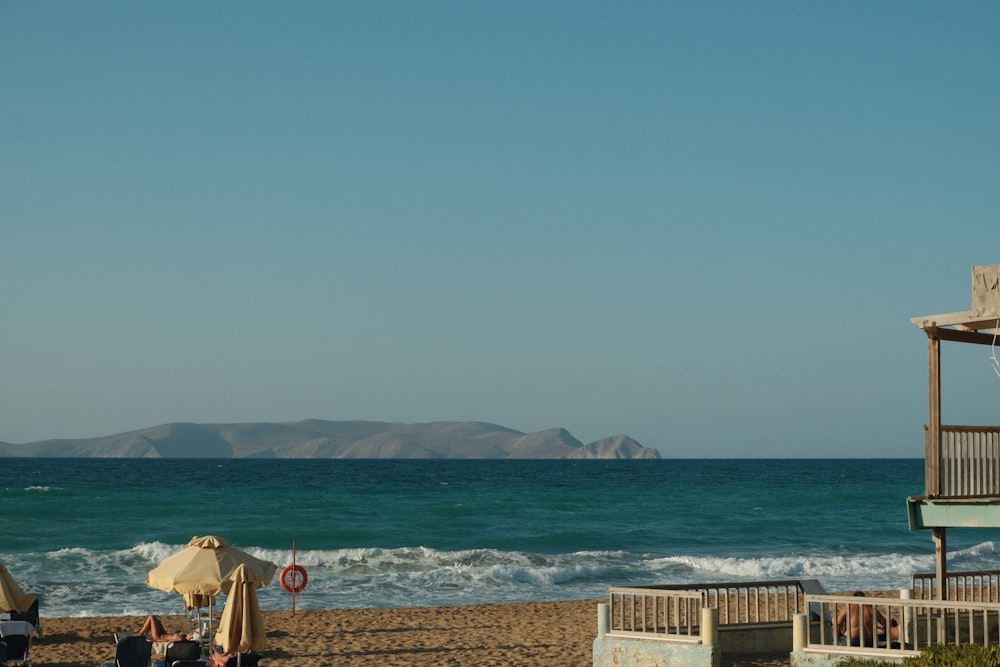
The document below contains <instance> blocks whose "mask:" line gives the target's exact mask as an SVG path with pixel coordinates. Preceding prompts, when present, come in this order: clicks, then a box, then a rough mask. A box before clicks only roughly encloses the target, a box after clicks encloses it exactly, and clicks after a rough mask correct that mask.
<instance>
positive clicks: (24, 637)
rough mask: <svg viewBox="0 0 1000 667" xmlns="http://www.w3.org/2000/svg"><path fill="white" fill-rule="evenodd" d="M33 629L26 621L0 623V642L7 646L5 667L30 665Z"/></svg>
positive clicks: (27, 666) (25, 666) (28, 666)
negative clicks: (6, 666)
mask: <svg viewBox="0 0 1000 667" xmlns="http://www.w3.org/2000/svg"><path fill="white" fill-rule="evenodd" d="M34 629H35V627H34V626H33V625H32V624H31V623H28V622H27V621H2V622H0V642H3V643H4V644H6V646H7V649H6V650H7V657H6V658H5V660H6V662H5V665H22V666H23V667H30V665H31V633H32V632H33V631H34Z"/></svg>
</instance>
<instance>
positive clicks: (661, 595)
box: [609, 580, 808, 641]
mask: <svg viewBox="0 0 1000 667" xmlns="http://www.w3.org/2000/svg"><path fill="white" fill-rule="evenodd" d="M805 595H806V594H805V590H804V588H803V586H802V582H800V581H797V580H790V581H759V582H737V583H722V584H701V585H691V584H687V585H674V586H643V587H634V588H622V587H612V588H610V589H609V609H610V616H611V618H610V622H611V623H610V633H611V634H613V635H622V636H641V637H649V638H658V639H675V640H683V641H697V640H698V636H699V628H698V623H699V619H700V614H701V609H703V608H713V609H718V625H719V626H720V627H726V626H737V625H760V624H768V623H769V624H774V623H791V622H792V619H793V618H794V616H795V614H796V613H802V612H804V611H805V610H806V609H808V607H807V606H806V602H805Z"/></svg>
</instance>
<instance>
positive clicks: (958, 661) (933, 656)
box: [840, 644, 1000, 667]
mask: <svg viewBox="0 0 1000 667" xmlns="http://www.w3.org/2000/svg"><path fill="white" fill-rule="evenodd" d="M900 665H902V667H1000V646H990V647H989V648H987V647H985V646H976V645H973V644H963V645H961V646H943V645H941V644H932V645H931V646H928V647H927V648H925V649H923V650H922V651H921V652H920V655H919V656H917V657H915V658H904V659H903V660H902V661H901V662H893V661H890V660H862V659H860V658H848V659H847V660H844V661H843V662H841V663H840V667H899V666H900Z"/></svg>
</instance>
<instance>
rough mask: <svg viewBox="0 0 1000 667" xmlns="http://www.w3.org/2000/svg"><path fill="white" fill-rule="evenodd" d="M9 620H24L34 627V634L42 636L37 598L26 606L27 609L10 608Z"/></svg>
mask: <svg viewBox="0 0 1000 667" xmlns="http://www.w3.org/2000/svg"><path fill="white" fill-rule="evenodd" d="M10 620H12V621H26V622H28V623H31V625H32V627H34V632H35V635H36V636H37V637H39V638H41V636H42V623H41V621H40V620H39V618H38V599H37V598H36V599H35V601H34V602H33V603H32V605H31V606H30V607H28V611H17V610H16V609H11V610H10Z"/></svg>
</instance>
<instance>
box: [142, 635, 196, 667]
mask: <svg viewBox="0 0 1000 667" xmlns="http://www.w3.org/2000/svg"><path fill="white" fill-rule="evenodd" d="M200 658H201V643H200V642H196V641H180V642H170V643H169V644H167V648H166V651H164V656H163V660H158V661H156V662H155V663H154V664H155V667H172V665H173V664H174V663H175V662H179V661H185V662H191V661H197V660H199V659H200Z"/></svg>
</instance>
